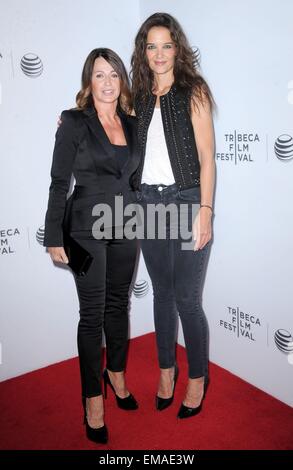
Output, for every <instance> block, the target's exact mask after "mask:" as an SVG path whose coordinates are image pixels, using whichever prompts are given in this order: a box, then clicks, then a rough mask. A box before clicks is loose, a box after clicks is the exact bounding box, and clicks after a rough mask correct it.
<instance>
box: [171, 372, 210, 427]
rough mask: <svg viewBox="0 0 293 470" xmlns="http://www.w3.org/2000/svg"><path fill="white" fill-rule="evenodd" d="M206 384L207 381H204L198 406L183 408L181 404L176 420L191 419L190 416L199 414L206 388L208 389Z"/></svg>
mask: <svg viewBox="0 0 293 470" xmlns="http://www.w3.org/2000/svg"><path fill="white" fill-rule="evenodd" d="M208 383H209V380H208V379H205V382H204V386H203V397H202V399H201V402H200V404H199V405H198V406H196V407H195V408H191V407H190V406H185V405H183V403H181V406H180V408H179V411H178V414H177V418H179V419H185V418H191V417H192V416H196V415H198V414H199V413H200V412H201V410H202V404H203V401H204V398H205V395H206V391H207V388H208Z"/></svg>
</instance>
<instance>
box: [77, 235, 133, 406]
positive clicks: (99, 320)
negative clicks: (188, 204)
mask: <svg viewBox="0 0 293 470" xmlns="http://www.w3.org/2000/svg"><path fill="white" fill-rule="evenodd" d="M72 235H73V236H74V238H75V239H76V240H77V241H78V243H79V244H80V245H81V246H83V247H84V248H85V249H86V250H87V251H88V252H89V253H90V254H91V255H92V256H93V258H94V259H93V262H92V264H91V266H90V268H89V270H88V272H87V273H86V275H85V276H84V277H78V276H75V281H76V286H77V292H78V297H79V304H80V320H79V324H78V335H77V343H78V352H79V362H80V372H81V385H82V396H83V397H88V398H90V397H94V396H98V395H101V393H102V391H101V365H102V364H101V352H102V331H103V330H104V333H105V339H106V361H107V363H106V367H107V369H109V370H111V371H113V372H120V371H123V370H124V368H125V362H126V353H127V344H128V300H129V287H130V284H131V280H132V276H133V272H134V268H135V261H136V255H137V241H136V240H127V239H121V240H120V239H113V240H95V239H83V238H79V237H77V236H76V235H74V233H72Z"/></svg>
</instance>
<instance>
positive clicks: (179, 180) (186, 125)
mask: <svg viewBox="0 0 293 470" xmlns="http://www.w3.org/2000/svg"><path fill="white" fill-rule="evenodd" d="M155 104H156V96H155V95H153V94H151V95H149V97H148V98H147V99H146V100H145V101H143V100H142V99H141V97H140V95H137V96H136V97H135V99H134V109H135V113H136V116H137V118H138V140H139V145H140V148H141V152H142V159H141V163H140V166H139V168H138V171H137V174H136V187H137V188H138V189H139V188H140V184H141V177H142V171H143V165H144V159H145V151H146V141H147V133H148V128H149V125H150V122H151V120H152V116H153V112H154V108H155ZM160 106H161V113H162V120H163V127H164V133H165V139H166V144H167V149H168V153H169V158H170V163H171V167H172V170H173V174H174V179H175V182H176V184H177V186H178V188H179V189H188V188H192V187H195V186H200V164H199V159H198V152H197V148H196V143H195V137H194V131H193V127H192V122H191V116H190V91H189V90H186V89H182V88H178V87H177V86H175V85H172V87H171V88H170V90H169V92H168V93H167V94H165V95H163V96H160Z"/></svg>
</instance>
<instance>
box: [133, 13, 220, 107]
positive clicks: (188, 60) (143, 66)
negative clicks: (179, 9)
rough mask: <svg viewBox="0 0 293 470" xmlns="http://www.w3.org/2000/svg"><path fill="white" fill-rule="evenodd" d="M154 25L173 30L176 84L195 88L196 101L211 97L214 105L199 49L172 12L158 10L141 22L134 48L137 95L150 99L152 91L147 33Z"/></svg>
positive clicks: (191, 88) (134, 77)
mask: <svg viewBox="0 0 293 470" xmlns="http://www.w3.org/2000/svg"><path fill="white" fill-rule="evenodd" d="M154 26H162V27H164V28H167V29H168V30H169V31H170V35H171V38H172V41H173V42H174V44H175V45H176V57H175V64H174V84H175V85H177V86H179V87H182V88H187V89H189V90H190V91H191V92H192V96H193V100H194V102H195V104H196V103H198V102H200V103H202V104H203V103H204V102H205V101H208V103H209V105H210V107H211V108H213V105H214V100H213V97H212V93H211V90H210V88H209V86H208V84H207V83H206V81H205V80H204V78H203V77H202V76H201V75H200V73H199V72H198V70H197V69H198V65H199V64H198V60H197V57H196V53H195V51H193V50H192V48H191V47H190V45H189V43H188V40H187V38H186V36H185V34H184V31H183V29H182V27H181V26H180V24H179V23H178V21H177V20H176V19H175V18H173V16H171V15H169V14H168V13H154V14H153V15H151V16H150V17H149V18H147V19H146V20H145V22H144V23H143V24H142V25H141V27H140V29H139V31H138V33H137V35H136V38H135V47H134V52H133V54H132V57H131V77H132V92H133V96H136V95H137V94H140V95H141V96H142V98H143V99H146V98H147V96H148V95H149V94H151V93H152V89H153V84H154V76H153V72H152V71H151V69H150V68H149V65H148V61H147V57H146V44H147V35H148V32H149V30H150V29H151V28H153V27H154Z"/></svg>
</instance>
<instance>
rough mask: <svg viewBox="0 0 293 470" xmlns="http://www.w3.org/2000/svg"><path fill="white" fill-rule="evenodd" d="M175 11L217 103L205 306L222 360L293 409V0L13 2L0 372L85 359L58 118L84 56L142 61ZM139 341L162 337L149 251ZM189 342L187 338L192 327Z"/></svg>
mask: <svg viewBox="0 0 293 470" xmlns="http://www.w3.org/2000/svg"><path fill="white" fill-rule="evenodd" d="M155 11H166V12H168V13H171V14H172V15H174V16H175V17H176V18H177V19H178V20H179V21H180V23H181V24H182V25H183V27H184V29H185V31H186V33H187V35H188V37H189V40H190V43H191V44H192V46H193V47H194V48H195V49H196V50H197V53H198V55H199V58H200V64H201V69H202V73H203V74H204V76H205V77H206V79H207V80H208V82H209V84H210V86H211V88H212V90H213V92H214V95H215V100H216V102H217V113H216V115H215V132H216V140H217V148H216V155H215V158H216V164H217V185H216V198H215V219H214V242H213V246H212V250H211V255H210V260H209V266H208V271H207V276H206V283H205V289H204V293H203V301H204V307H205V311H206V314H207V317H208V321H209V329H210V356H211V360H212V361H213V362H215V363H217V364H218V365H220V366H222V367H224V368H226V369H228V370H230V371H231V372H232V373H235V374H236V375H238V376H240V377H242V378H243V379H244V380H247V381H248V382H250V383H252V384H254V385H256V386H257V387H259V388H261V389H262V390H264V391H266V392H268V393H269V394H271V395H273V396H275V397H277V398H279V399H280V400H282V401H284V402H286V403H288V404H290V405H291V406H292V405H293V301H292V278H293V254H292V239H293V208H292V205H293V204H292V201H293V184H292V180H293V178H292V177H293V67H292V57H293V46H292V44H293V30H292V21H291V18H292V17H293V3H292V2H291V1H290V0H283V1H282V2H276V1H274V0H270V1H268V0H259V1H258V2H254V1H252V0H245V1H244V0H243V1H239V2H233V1H232V0H222V1H221V2H218V1H217V0H206V1H205V2H201V1H198V2H197V1H196V2H190V1H188V0H181V1H180V2H177V1H173V0H168V1H160V0H156V1H155V0H148V1H138V0H128V1H127V3H124V4H123V5H122V3H121V2H119V1H118V0H109V1H108V2H107V5H105V3H104V2H101V1H95V0H89V1H88V2H86V3H84V2H81V1H80V0H78V1H75V2H72V1H70V0H61V1H57V0H54V1H50V2H38V1H37V0H27V1H26V2H21V1H20V0H11V1H10V2H8V3H7V4H5V5H4V4H2V5H1V15H0V154H1V172H0V206H1V208H0V276H1V296H0V306H1V313H0V322H1V329H0V353H1V358H0V359H1V365H0V377H1V379H2V380H4V379H7V378H10V377H14V376H17V375H19V374H22V373H25V372H27V371H30V370H34V369H37V368H39V367H42V366H44V365H47V364H51V363H55V362H57V361H61V360H64V359H66V358H69V357H72V356H75V355H76V354H77V350H76V325H77V321H78V302H77V295H76V291H75V285H74V280H73V277H72V275H71V273H70V272H69V271H68V270H67V269H62V268H58V267H55V266H54V265H53V264H52V262H51V261H50V259H49V255H48V254H47V253H46V251H45V249H44V248H43V247H42V240H43V234H44V215H45V211H46V205H47V197H48V187H49V184H50V177H49V173H50V166H51V157H52V150H53V145H54V135H55V131H56V123H57V119H58V115H59V114H60V112H61V111H62V110H63V109H68V108H71V107H73V106H74V104H75V103H74V97H75V95H76V92H77V91H78V90H79V86H80V75H81V69H82V66H83V63H84V60H85V58H86V56H87V54H88V53H89V51H90V50H91V49H93V48H94V47H100V46H105V47H110V48H112V49H114V50H115V51H116V52H118V54H119V55H120V56H121V57H122V59H123V60H124V62H125V64H126V65H127V67H128V68H129V61H130V56H131V52H132V47H133V40H134V36H135V33H136V31H137V28H138V27H139V25H140V23H141V21H142V20H144V19H145V18H146V17H147V16H148V15H149V14H151V13H154V12H155ZM130 320H131V329H130V335H131V337H135V336H139V335H141V334H144V333H147V332H149V331H153V318H152V289H151V284H150V280H149V277H148V275H147V272H146V269H145V266H144V263H143V259H142V257H140V263H139V265H138V269H137V277H136V282H135V285H134V290H133V293H132V297H131V309H130ZM179 342H180V343H181V344H184V342H183V336H182V331H181V330H180V332H179Z"/></svg>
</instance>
